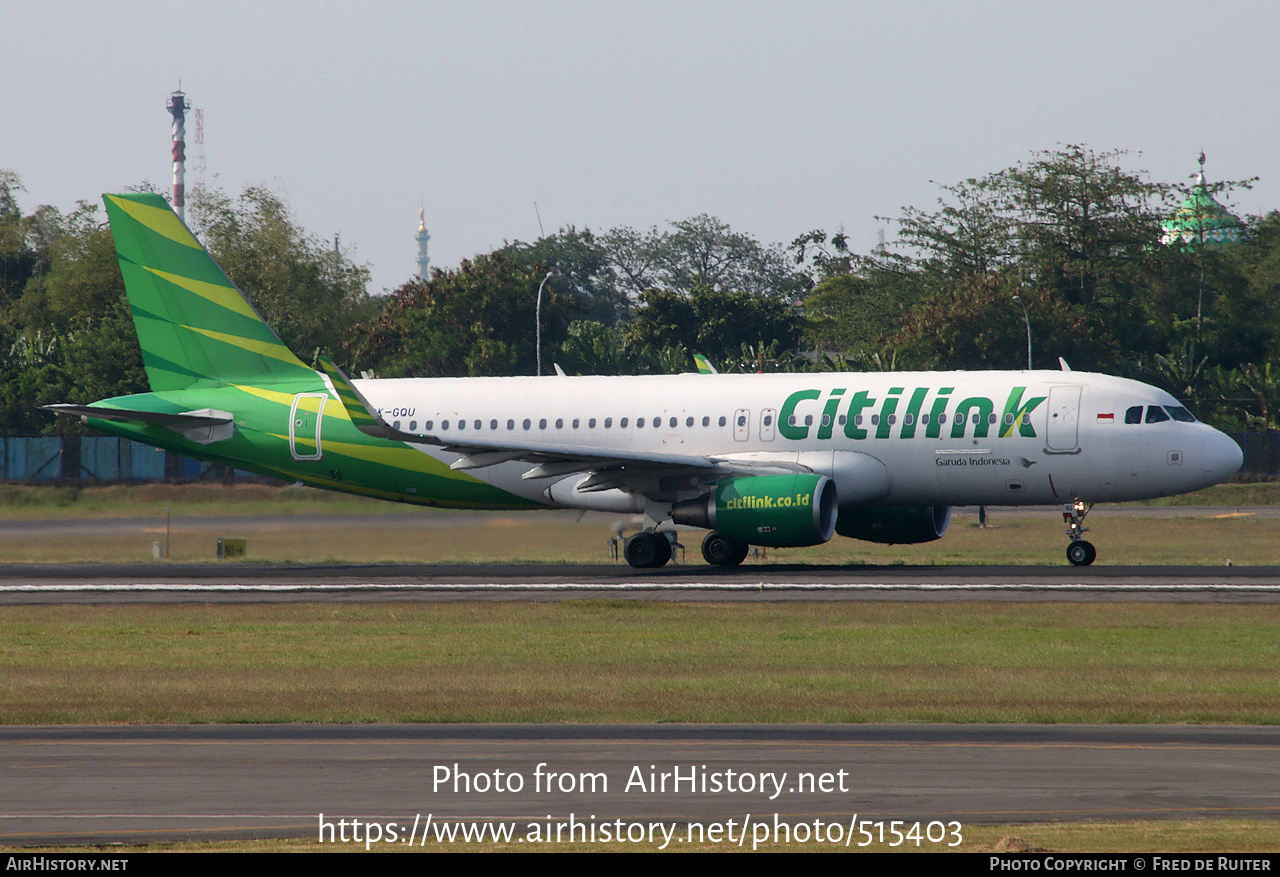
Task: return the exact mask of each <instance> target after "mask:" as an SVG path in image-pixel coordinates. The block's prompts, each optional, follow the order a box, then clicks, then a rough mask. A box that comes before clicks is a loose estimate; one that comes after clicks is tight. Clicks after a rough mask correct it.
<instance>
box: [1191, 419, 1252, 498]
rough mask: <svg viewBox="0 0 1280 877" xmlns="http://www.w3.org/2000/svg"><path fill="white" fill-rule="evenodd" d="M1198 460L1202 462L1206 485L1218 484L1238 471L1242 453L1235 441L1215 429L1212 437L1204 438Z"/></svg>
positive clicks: (1242, 456)
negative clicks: (1207, 480) (1206, 479)
mask: <svg viewBox="0 0 1280 877" xmlns="http://www.w3.org/2000/svg"><path fill="white" fill-rule="evenodd" d="M1200 459H1202V460H1204V472H1205V476H1206V477H1207V478H1208V479H1209V482H1208V483H1209V484H1218V483H1219V482H1222V481H1226V480H1227V479H1228V478H1230V477H1231V476H1232V475H1234V474H1236V473H1237V472H1239V471H1240V467H1241V466H1242V465H1243V464H1244V452H1243V451H1241V450H1240V446H1239V445H1238V444H1236V440H1235V439H1233V438H1232V437H1231V436H1229V435H1227V434H1226V433H1224V432H1219V431H1218V430H1216V429H1215V430H1214V431H1213V434H1212V435H1210V436H1208V437H1206V438H1205V440H1204V444H1203V445H1202V446H1201V450H1200Z"/></svg>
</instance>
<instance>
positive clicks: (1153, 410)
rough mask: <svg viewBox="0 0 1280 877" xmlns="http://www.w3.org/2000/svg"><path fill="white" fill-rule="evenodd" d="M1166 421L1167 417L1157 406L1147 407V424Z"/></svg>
mask: <svg viewBox="0 0 1280 877" xmlns="http://www.w3.org/2000/svg"><path fill="white" fill-rule="evenodd" d="M1168 419H1169V415H1168V414H1165V413H1164V409H1163V408H1161V407H1160V406H1159V405H1148V406H1147V423H1164V422H1165V421H1166V420H1168Z"/></svg>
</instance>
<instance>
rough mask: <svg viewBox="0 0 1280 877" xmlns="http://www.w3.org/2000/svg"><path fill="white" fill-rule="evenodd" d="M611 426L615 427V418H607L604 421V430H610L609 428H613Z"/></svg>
mask: <svg viewBox="0 0 1280 877" xmlns="http://www.w3.org/2000/svg"><path fill="white" fill-rule="evenodd" d="M611 426H613V418H612V417H606V418H605V419H604V428H605V429H608V428H609V427H611Z"/></svg>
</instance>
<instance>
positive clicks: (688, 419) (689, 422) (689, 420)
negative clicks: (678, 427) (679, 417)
mask: <svg viewBox="0 0 1280 877" xmlns="http://www.w3.org/2000/svg"><path fill="white" fill-rule="evenodd" d="M684 425H685V426H693V418H692V417H686V418H685V419H684Z"/></svg>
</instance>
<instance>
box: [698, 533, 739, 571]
mask: <svg viewBox="0 0 1280 877" xmlns="http://www.w3.org/2000/svg"><path fill="white" fill-rule="evenodd" d="M749 550H750V546H748V545H747V543H745V542H743V541H742V540H741V539H734V538H733V537H732V536H726V535H724V534H723V533H720V532H717V531H715V530H712V531H711V532H710V533H708V534H707V537H706V538H705V539H703V540H702V559H703V560H705V561H706V562H707V563H709V564H711V565H712V566H737V565H738V564H740V563H742V561H743V560H745V559H746V557H747V552H748V551H749Z"/></svg>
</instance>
